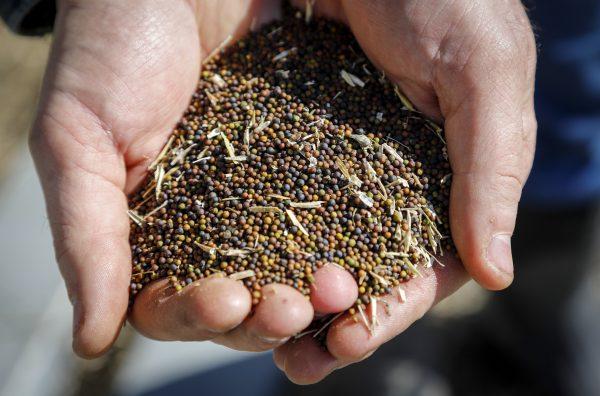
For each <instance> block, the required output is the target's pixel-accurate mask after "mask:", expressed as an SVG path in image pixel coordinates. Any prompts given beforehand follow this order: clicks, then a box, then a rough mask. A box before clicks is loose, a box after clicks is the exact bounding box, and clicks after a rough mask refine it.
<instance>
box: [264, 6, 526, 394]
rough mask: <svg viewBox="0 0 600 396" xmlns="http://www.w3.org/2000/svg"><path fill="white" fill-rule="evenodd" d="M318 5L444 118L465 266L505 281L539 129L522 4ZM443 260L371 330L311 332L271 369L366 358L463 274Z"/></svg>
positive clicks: (313, 368) (321, 367) (456, 232)
mask: <svg viewBox="0 0 600 396" xmlns="http://www.w3.org/2000/svg"><path fill="white" fill-rule="evenodd" d="M296 3H297V5H298V6H299V7H303V6H304V1H297V2H296ZM316 10H317V12H320V13H322V14H325V15H327V16H329V17H333V18H336V19H339V20H341V21H343V22H344V23H346V24H347V25H349V27H350V28H351V29H352V31H353V32H354V34H355V36H356V39H357V40H358V42H359V44H360V45H361V46H362V48H363V50H364V51H365V53H366V54H367V56H368V57H369V58H370V59H371V61H372V62H373V63H374V64H375V65H376V66H377V67H378V68H379V69H381V70H383V71H384V72H385V74H386V76H387V77H388V78H389V79H391V80H392V81H393V82H394V83H396V84H398V85H399V87H400V88H401V90H402V91H403V92H404V93H405V94H406V96H407V97H408V98H409V99H410V100H411V101H412V102H413V103H414V105H415V107H416V108H417V109H419V110H420V111H422V112H423V113H425V114H426V115H428V116H429V117H432V118H434V119H437V120H440V121H441V120H444V125H445V131H446V140H447V143H448V154H449V157H450V163H451V165H452V169H453V178H452V190H451V198H450V223H451V229H452V236H453V239H454V242H455V244H456V247H457V249H458V252H459V255H460V257H461V260H462V264H463V265H464V269H466V272H468V274H469V275H470V276H471V277H472V278H473V279H475V280H476V281H477V282H479V283H480V284H481V285H482V286H484V287H486V288H488V289H492V290H499V289H503V288H505V287H507V286H508V285H510V283H511V282H512V279H513V263H512V256H511V247H510V236H511V235H512V232H513V229H514V225H515V218H516V214H517V206H518V202H519V199H520V196H521V190H522V188H523V185H524V183H525V180H526V178H527V176H528V174H529V170H530V168H531V164H532V160H533V153H534V147H535V131H536V119H535V114H534V110H533V87H534V75H535V64H536V49H535V48H536V47H535V41H534V38H533V33H532V30H531V26H530V24H529V20H528V18H527V15H526V13H525V10H524V8H523V6H522V4H521V2H520V1H518V0H498V1H490V2H479V1H471V0H377V1H366V0H319V1H318V2H317V4H316ZM447 256H449V255H446V257H447ZM446 264H447V265H446V267H445V268H443V269H439V270H437V269H436V270H435V271H434V272H433V273H432V274H430V275H428V276H427V277H425V278H417V279H414V280H412V281H410V282H409V283H407V284H406V286H405V287H404V288H405V290H406V294H407V296H408V301H406V302H405V303H400V302H399V298H398V296H397V295H390V296H387V297H386V298H385V300H387V302H388V303H389V307H390V308H389V312H388V313H386V312H385V311H384V310H383V309H379V310H378V313H379V314H378V319H379V322H380V325H379V326H378V327H377V328H376V329H375V331H374V333H373V334H372V335H370V334H369V332H368V331H367V329H366V328H365V327H364V325H363V324H362V323H360V321H359V322H358V323H356V322H354V321H353V320H352V318H350V317H348V315H345V316H343V317H341V318H339V319H338V320H336V321H335V322H334V323H333V325H332V326H331V328H330V329H329V332H328V334H327V346H328V351H324V350H323V349H322V348H320V347H319V346H318V345H317V344H316V342H315V341H314V340H313V339H312V337H310V335H308V336H305V337H303V338H302V339H300V340H298V341H296V342H288V343H287V344H285V345H283V346H281V347H279V348H277V349H276V350H275V355H274V359H275V362H276V364H277V366H278V367H279V368H280V369H282V370H283V371H285V373H286V375H287V376H288V377H289V378H290V379H291V380H292V381H294V382H297V383H313V382H317V381H320V380H321V379H323V378H324V377H325V376H327V375H328V374H329V373H331V372H332V371H333V370H335V369H337V368H340V367H343V366H345V365H348V364H351V363H354V362H357V361H360V360H362V359H364V358H366V357H367V356H369V355H370V354H372V353H373V352H374V351H375V350H376V349H377V348H378V347H379V346H380V345H382V344H383V343H385V342H386V341H388V340H390V339H391V338H393V337H395V336H396V335H398V334H399V333H401V332H402V331H404V330H405V329H406V328H407V327H408V326H410V325H411V324H412V323H413V322H414V321H416V320H417V319H419V318H420V317H422V316H423V315H424V314H425V313H426V312H427V311H428V310H429V309H430V308H431V307H432V306H433V305H434V304H435V303H437V302H438V301H440V300H441V299H443V298H445V297H447V296H448V295H450V294H452V293H453V292H454V291H456V290H457V289H458V288H460V286H462V285H463V284H464V283H465V282H466V280H467V279H468V277H467V274H466V272H465V271H464V269H463V267H462V266H461V265H460V263H458V262H457V261H456V260H451V262H448V260H446Z"/></svg>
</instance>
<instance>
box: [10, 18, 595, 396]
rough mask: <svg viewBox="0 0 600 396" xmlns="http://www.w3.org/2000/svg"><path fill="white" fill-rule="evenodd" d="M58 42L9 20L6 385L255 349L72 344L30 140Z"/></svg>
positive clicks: (178, 368)
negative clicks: (74, 348)
mask: <svg viewBox="0 0 600 396" xmlns="http://www.w3.org/2000/svg"><path fill="white" fill-rule="evenodd" d="M50 44H51V39H50V38H49V37H45V38H23V37H16V36H14V35H12V34H11V33H9V32H8V31H7V30H6V28H5V27H4V26H1V25H0V252H1V254H0V273H2V283H1V286H0V301H1V302H2V303H0V395H6V396H14V395H21V396H28V395H36V396H40V395H42V396H44V395H70V394H73V395H74V394H85V395H94V394H109V393H111V394H119V395H137V394H141V393H143V392H148V391H150V390H151V389H153V388H155V387H160V386H161V385H163V384H166V383H168V382H169V381H173V380H174V379H177V378H182V377H185V376H187V375H190V374H192V373H197V372H202V371H207V370H210V369H215V368H217V367H220V366H222V365H224V364H227V363H231V362H235V361H239V360H242V359H247V358H248V356H249V354H245V353H239V352H234V351H230V350H228V349H225V348H223V347H220V346H217V345H214V344H211V343H159V342H154V341H150V340H147V339H143V338H142V337H140V336H138V335H136V334H135V333H134V332H133V331H132V330H131V329H130V328H128V327H126V328H125V331H124V336H123V337H121V339H120V340H119V342H118V345H119V348H117V349H116V352H115V353H113V354H112V355H111V357H110V358H109V359H110V360H106V359H104V360H102V359H101V360H98V361H94V362H88V361H83V360H81V359H77V358H75V357H74V355H73V354H72V352H71V349H70V333H71V324H70V321H71V308H70V305H69V303H68V300H67V297H66V292H65V289H64V286H63V284H62V280H61V278H60V275H59V273H58V270H57V268H56V265H55V262H54V254H53V251H52V242H51V236H50V230H49V226H48V221H47V219H46V214H45V208H44V202H43V197H42V192H41V190H40V187H39V184H38V180H37V177H36V175H35V170H34V168H33V164H32V161H31V158H30V156H29V153H28V150H27V147H26V137H27V132H28V130H29V128H30V123H31V119H32V115H33V113H34V110H35V106H36V100H37V94H38V92H39V89H40V86H41V81H42V75H43V69H44V66H45V62H46V58H47V53H48V49H49V46H50ZM588 283H589V285H587V286H586V287H585V288H584V290H583V291H582V292H581V293H583V295H582V297H581V298H583V299H585V301H588V302H589V304H584V305H582V306H581V307H579V308H578V309H576V310H574V313H573V315H574V320H573V323H574V326H575V327H578V328H580V330H581V331H582V332H588V333H590V334H600V319H599V318H598V314H597V313H598V312H597V309H598V306H600V292H598V288H597V287H594V283H595V284H596V286H597V285H598V284H599V283H598V277H597V276H595V277H592V278H590V281H589V282H588ZM486 298H487V294H486V293H485V292H483V291H482V290H481V289H480V288H479V287H478V286H476V285H474V284H473V283H470V284H468V285H467V286H466V287H465V288H463V289H462V290H461V291H460V292H459V293H457V294H455V295H454V296H452V297H451V298H450V299H448V300H446V301H445V302H443V303H442V304H440V306H438V307H437V308H436V309H435V310H434V313H433V314H434V315H436V316H437V317H439V318H446V317H457V316H461V315H465V314H469V313H474V312H476V311H478V310H479V309H480V308H481V307H482V306H483V305H484V304H485V301H486ZM594 312H595V314H594ZM599 345H600V344H596V345H588V346H585V347H584V348H583V349H582V360H581V363H582V364H587V365H592V367H596V369H598V367H600V366H599V365H598V362H597V361H589V360H586V354H587V355H590V356H592V355H594V353H595V356H599V355H600V352H598V348H600V346H599ZM594 348H595V350H594ZM592 352H594V353H592ZM107 362H108V363H107Z"/></svg>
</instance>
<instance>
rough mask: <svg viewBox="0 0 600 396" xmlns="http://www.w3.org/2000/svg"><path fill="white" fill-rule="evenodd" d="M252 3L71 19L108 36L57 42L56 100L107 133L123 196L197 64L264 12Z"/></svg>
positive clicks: (165, 131)
mask: <svg viewBox="0 0 600 396" xmlns="http://www.w3.org/2000/svg"><path fill="white" fill-rule="evenodd" d="M252 3H253V2H252V1H250V0H248V1H245V0H233V1H229V3H227V4H225V7H218V4H217V3H216V2H209V3H201V4H202V5H199V6H198V7H196V8H195V10H190V6H188V5H186V4H184V3H177V2H169V3H168V4H164V5H163V6H162V7H161V6H160V5H156V4H153V5H152V6H151V7H123V8H122V9H120V8H119V7H118V6H114V5H113V6H111V9H110V11H107V8H105V7H96V8H93V7H90V8H89V9H87V10H82V11H75V12H80V13H81V14H82V15H81V18H80V19H79V20H78V21H77V26H90V25H92V24H91V23H87V22H86V20H87V21H89V22H92V21H101V26H100V29H102V30H103V31H105V32H109V33H108V34H102V35H98V34H97V31H94V30H91V31H90V30H86V31H83V32H79V33H78V34H76V35H72V36H69V37H66V38H65V40H64V41H62V42H61V44H60V47H59V48H60V49H59V54H58V56H60V57H61V62H60V65H58V66H57V70H56V73H57V79H56V82H55V83H56V84H57V85H59V86H60V87H61V89H60V91H59V93H57V94H59V95H60V94H63V95H65V94H66V95H69V96H71V97H72V99H74V100H75V101H76V104H77V105H78V106H80V107H82V108H81V109H76V110H83V111H82V112H81V115H80V116H81V117H82V118H87V117H89V116H90V115H92V116H93V117H95V118H97V120H96V121H97V122H98V123H99V124H100V125H102V126H104V128H106V130H107V131H108V132H110V134H111V137H112V141H113V143H114V149H115V150H117V154H118V155H122V157H123V160H124V162H123V163H124V165H125V166H126V168H127V177H126V186H125V191H126V192H130V191H131V189H132V188H133V187H134V186H135V185H136V184H137V183H138V182H139V181H140V179H141V177H142V176H143V175H144V173H145V172H146V167H147V165H148V163H149V162H150V161H151V160H152V158H153V157H154V156H155V155H156V153H157V152H158V151H159V150H160V148H161V146H162V145H163V144H164V142H165V141H166V139H167V137H168V135H169V134H170V132H171V131H172V128H173V125H174V124H175V122H176V121H177V119H179V118H180V117H181V114H182V112H183V110H184V109H185V108H186V105H187V103H188V101H189V98H190V96H191V94H192V92H193V90H194V88H195V85H196V81H197V79H198V72H199V69H200V60H201V58H202V57H203V56H206V54H207V53H209V52H210V51H211V50H212V49H214V48H215V47H216V46H217V45H219V43H221V42H222V41H223V40H224V39H225V38H226V37H227V36H229V35H236V34H237V35H239V34H240V33H242V32H243V30H245V29H246V28H247V27H248V25H249V24H250V23H251V21H252V19H253V18H255V17H261V18H264V14H265V11H267V12H272V11H271V10H270V9H268V8H267V9H265V8H264V7H262V8H258V7H257V6H256V5H254V4H252ZM205 4H208V6H207V5H205ZM190 11H194V12H190ZM195 14H196V15H195ZM96 24H97V22H96ZM75 28H76V27H75ZM72 104H73V103H72V101H66V102H65V104H64V105H65V106H72ZM56 111H57V112H62V111H63V109H61V108H58V109H57V110H56ZM86 121H87V120H85V119H84V120H81V122H82V123H85V122H86ZM118 165H119V166H122V164H118ZM119 171H120V169H114V170H113V174H114V172H119Z"/></svg>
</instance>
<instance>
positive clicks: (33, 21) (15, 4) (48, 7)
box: [0, 0, 56, 35]
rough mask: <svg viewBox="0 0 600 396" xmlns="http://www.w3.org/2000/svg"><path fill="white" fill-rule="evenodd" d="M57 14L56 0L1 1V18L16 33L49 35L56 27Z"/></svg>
mask: <svg viewBox="0 0 600 396" xmlns="http://www.w3.org/2000/svg"><path fill="white" fill-rule="evenodd" d="M55 14H56V2H55V0H0V17H2V19H4V21H5V22H6V24H7V25H8V27H9V28H10V29H11V30H12V31H13V32H15V33H19V34H25V35H40V34H44V33H49V32H51V31H52V28H53V27H54V16H55Z"/></svg>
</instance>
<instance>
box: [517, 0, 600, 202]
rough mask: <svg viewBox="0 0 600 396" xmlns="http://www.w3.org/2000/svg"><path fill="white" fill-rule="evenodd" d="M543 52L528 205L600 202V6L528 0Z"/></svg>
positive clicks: (594, 1) (592, 0)
mask: <svg viewBox="0 0 600 396" xmlns="http://www.w3.org/2000/svg"><path fill="white" fill-rule="evenodd" d="M525 3H526V4H527V5H529V6H530V13H529V14H530V17H531V19H532V23H533V26H534V29H535V32H536V35H537V41H538V44H539V47H540V50H539V54H538V55H539V56H538V68H537V78H536V94H535V99H536V100H535V105H536V114H537V118H538V124H539V128H538V131H539V134H538V144H537V151H536V156H535V161H534V165H533V170H532V172H531V176H530V177H529V180H528V182H527V185H526V187H525V191H524V194H523V201H524V202H525V203H527V204H530V205H536V206H539V205H544V206H546V207H555V208H557V207H563V206H569V205H573V204H576V203H582V202H589V201H591V200H594V199H598V198H600V1H598V0H571V1H565V0H539V1H534V0H526V1H525Z"/></svg>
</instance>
